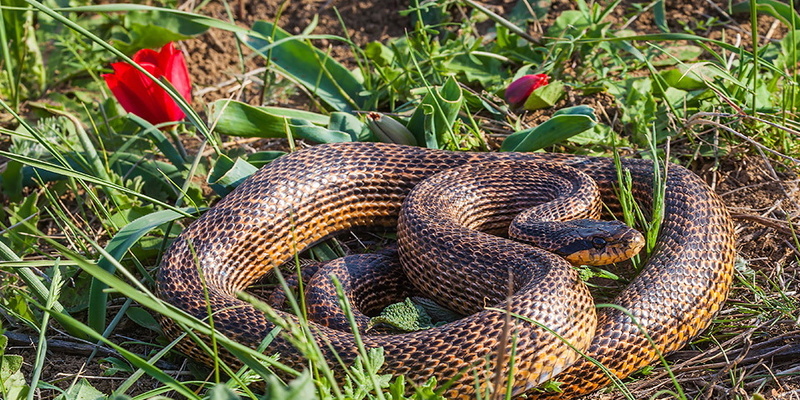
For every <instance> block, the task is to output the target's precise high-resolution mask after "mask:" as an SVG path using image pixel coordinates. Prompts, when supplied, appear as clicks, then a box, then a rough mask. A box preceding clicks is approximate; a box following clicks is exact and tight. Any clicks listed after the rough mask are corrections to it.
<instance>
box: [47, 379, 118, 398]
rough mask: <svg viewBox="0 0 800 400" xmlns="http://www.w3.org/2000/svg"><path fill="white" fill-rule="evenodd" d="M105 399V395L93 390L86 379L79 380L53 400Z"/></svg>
mask: <svg viewBox="0 0 800 400" xmlns="http://www.w3.org/2000/svg"><path fill="white" fill-rule="evenodd" d="M105 398H106V395H104V394H103V393H102V392H101V391H99V390H97V389H95V388H94V386H92V384H91V383H89V381H87V380H86V378H81V379H80V380H78V382H77V383H75V384H74V385H72V386H70V388H69V389H67V391H66V392H64V393H62V394H60V395H59V396H58V397H56V398H55V400H103V399H105Z"/></svg>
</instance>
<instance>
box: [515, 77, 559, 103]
mask: <svg viewBox="0 0 800 400" xmlns="http://www.w3.org/2000/svg"><path fill="white" fill-rule="evenodd" d="M562 97H564V83H563V82H561V81H555V82H550V83H549V84H547V85H544V86H542V87H539V88H537V89H536V90H534V91H533V93H531V95H530V96H528V99H527V100H525V105H523V108H525V109H526V110H538V109H542V108H548V107H552V106H554V105H555V104H556V103H557V102H558V101H559V100H561V98H562Z"/></svg>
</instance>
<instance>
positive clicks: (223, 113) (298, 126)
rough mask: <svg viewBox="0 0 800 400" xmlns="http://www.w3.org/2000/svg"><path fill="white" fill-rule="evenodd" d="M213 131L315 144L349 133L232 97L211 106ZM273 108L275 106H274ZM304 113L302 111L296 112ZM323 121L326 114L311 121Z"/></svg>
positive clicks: (342, 138)
mask: <svg viewBox="0 0 800 400" xmlns="http://www.w3.org/2000/svg"><path fill="white" fill-rule="evenodd" d="M211 109H212V115H213V117H212V118H213V119H212V120H213V121H215V122H216V125H215V126H216V131H217V132H219V133H222V134H226V135H231V136H240V137H263V138H285V137H287V134H289V133H290V134H291V135H292V136H294V137H296V138H300V139H308V140H311V141H314V142H317V143H335V142H349V141H350V140H351V137H350V135H349V134H347V133H345V132H340V131H333V130H330V129H327V128H324V127H321V126H318V125H315V124H314V123H313V122H312V121H310V120H307V119H303V118H294V117H287V116H285V115H286V113H283V114H284V115H277V114H274V113H272V112H270V109H268V108H263V107H255V106H251V105H249V104H246V103H242V102H238V101H233V100H217V101H216V102H214V103H213V104H212V105H211ZM273 110H274V108H273ZM297 115H305V114H297ZM323 120H324V121H325V123H328V122H329V121H330V119H328V118H327V117H325V118H324V119H323V118H319V117H315V118H314V121H320V122H322V121H323Z"/></svg>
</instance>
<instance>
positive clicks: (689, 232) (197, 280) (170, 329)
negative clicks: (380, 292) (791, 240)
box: [157, 143, 735, 398]
mask: <svg viewBox="0 0 800 400" xmlns="http://www.w3.org/2000/svg"><path fill="white" fill-rule="evenodd" d="M529 162H540V163H546V164H551V165H566V166H570V167H572V168H575V169H577V170H579V171H582V172H584V173H586V174H587V175H589V176H591V177H592V178H593V179H594V180H595V182H596V183H597V185H598V187H599V190H600V193H601V195H602V197H603V200H604V202H605V203H606V205H608V206H609V207H610V208H611V209H612V210H614V209H619V202H618V200H616V196H615V194H614V193H615V187H616V186H617V170H616V168H615V165H614V162H613V160H611V159H608V158H602V157H581V156H571V155H560V154H540V153H536V154H533V153H462V152H446V151H439V150H429V149H424V148H418V147H409V146H400V145H391V144H381V143H337V144H330V145H320V146H314V147H312V148H310V149H305V150H301V151H298V152H295V153H292V154H289V155H287V156H284V157H281V158H280V159H278V160H275V161H273V162H272V163H271V164H269V165H268V166H266V167H264V168H262V169H261V170H259V171H258V172H256V173H255V174H254V175H253V176H252V177H250V178H249V179H248V180H247V181H245V182H244V183H242V184H241V185H240V186H239V187H238V188H237V189H236V190H235V191H234V192H232V193H231V194H229V195H228V196H226V197H225V198H224V199H223V200H222V201H220V202H219V203H218V204H217V205H216V206H214V207H213V208H212V209H210V210H209V211H207V212H206V213H205V214H204V215H203V216H202V217H200V218H199V219H198V220H196V221H194V222H193V223H192V224H191V225H190V226H189V227H188V228H187V229H186V230H184V232H183V233H182V234H181V235H180V236H179V237H178V238H177V239H176V240H175V241H174V243H173V244H172V245H171V247H170V248H169V250H168V251H167V252H166V253H165V255H164V258H163V260H162V263H161V268H160V272H159V275H158V287H157V289H158V294H159V296H160V297H161V298H162V299H164V300H165V301H167V302H169V303H170V304H173V305H175V306H177V307H178V308H180V309H182V310H184V311H186V312H188V313H189V314H191V315H194V316H195V317H197V318H200V319H203V318H206V317H207V310H208V308H207V306H210V309H211V310H213V312H214V324H215V328H216V329H217V330H218V331H220V332H221V333H223V334H225V335H226V336H228V337H229V338H231V339H234V340H236V341H239V342H240V343H242V344H245V345H248V346H251V347H253V348H255V347H258V346H259V344H260V343H261V341H262V340H263V339H264V338H265V337H266V336H267V334H268V333H269V332H270V331H271V330H273V328H274V327H275V325H274V324H272V323H271V322H269V321H268V320H267V319H266V318H265V317H264V315H263V314H262V313H261V312H259V311H257V310H256V309H255V308H254V307H253V306H252V305H250V304H247V303H245V302H243V301H241V300H238V299H237V298H236V293H237V292H238V291H242V290H244V289H245V288H247V287H248V286H249V285H250V284H252V283H253V282H255V281H256V280H257V279H258V278H260V277H261V276H263V275H264V274H265V273H267V272H268V271H270V270H271V269H273V268H275V267H277V266H279V265H281V264H282V263H284V262H286V261H287V260H289V259H290V258H291V257H292V255H293V254H294V253H295V252H296V251H302V250H303V249H305V248H308V247H309V246H310V245H312V244H314V243H316V242H318V241H320V240H322V239H324V238H326V237H328V236H330V235H332V234H335V233H338V232H342V231H345V230H347V229H350V228H354V227H361V226H382V227H393V226H395V225H396V224H397V219H398V215H399V213H400V210H401V205H402V203H403V201H404V199H405V198H406V196H407V195H408V193H409V192H410V191H411V189H412V188H413V187H414V186H416V185H417V184H418V183H419V182H420V181H422V180H423V179H425V178H427V177H429V176H431V175H433V174H435V173H437V172H440V171H444V170H448V169H451V168H456V167H459V166H462V165H470V164H476V163H482V164H492V165H501V164H502V165H514V164H515V163H529ZM622 167H623V168H624V169H627V170H628V171H630V173H631V176H632V177H633V180H632V182H633V187H632V191H633V194H634V195H635V197H636V199H637V201H638V202H639V204H640V205H641V206H642V207H643V209H644V210H645V212H649V210H650V208H651V206H652V202H653V196H652V193H653V187H652V186H653V181H654V179H653V170H654V167H653V163H652V162H650V161H646V160H622ZM510 181H513V179H511V180H510ZM665 183H666V187H667V190H666V194H665V198H664V207H665V209H664V218H663V221H662V223H661V231H660V233H659V238H658V244H657V246H656V248H655V249H654V251H653V252H652V254H650V256H649V259H648V260H647V262H646V264H645V266H644V267H643V269H642V271H641V272H640V273H639V275H638V276H637V277H636V278H635V279H634V280H633V281H632V282H631V283H630V284H629V285H628V286H627V287H626V288H625V289H624V290H623V291H622V292H621V293H620V294H619V295H618V296H617V297H616V299H614V301H613V303H614V304H615V305H616V306H615V307H613V308H600V309H599V310H598V312H597V328H596V331H595V332H591V328H589V327H588V326H590V325H592V323H591V321H590V320H591V317H589V318H588V319H587V317H586V316H588V315H593V314H594V313H593V311H594V307H593V304H592V303H591V301H590V300H588V299H585V298H584V297H586V296H588V294H586V292H585V289H584V288H582V287H583V286H582V285H581V284H580V282H578V280H577V278H576V276H575V274H574V272H572V270H570V269H569V268H564V267H563V264H564V263H565V262H564V261H563V260H560V259H559V258H558V257H555V256H552V255H549V254H543V253H542V252H531V251H530V250H528V249H523V248H518V246H517V245H507V244H504V245H503V246H506V247H508V246H510V247H508V248H505V247H504V248H503V249H504V250H508V251H507V252H503V253H500V254H499V255H498V254H494V255H492V254H487V255H486V256H485V257H484V258H485V261H486V262H495V261H496V260H497V259H498V258H500V259H504V260H506V261H508V262H510V263H511V264H510V265H518V264H520V263H523V262H530V260H534V261H535V263H539V264H541V263H543V264H544V265H545V267H544V269H545V270H550V274H547V275H543V276H539V275H540V274H538V273H535V274H534V273H527V274H528V275H530V276H526V273H525V272H522V270H520V272H519V273H518V275H519V277H520V278H522V279H521V280H520V281H515V282H517V283H519V285H518V286H520V287H518V289H520V290H518V291H517V294H515V297H514V298H512V300H510V301H509V302H508V304H507V305H502V307H508V309H510V310H511V311H512V312H513V313H514V314H518V315H521V316H525V317H528V318H530V319H532V320H535V321H538V322H539V323H542V324H543V325H545V326H548V327H550V326H552V327H555V329H553V330H555V331H556V332H557V333H558V334H560V335H562V336H563V337H564V338H565V339H566V340H568V341H570V342H571V343H576V344H577V347H578V348H579V349H580V348H583V347H585V350H584V354H585V355H586V356H588V357H591V358H592V359H593V360H596V361H597V362H599V363H602V365H604V366H605V367H606V368H607V369H608V370H609V371H611V373H613V374H614V375H615V376H616V377H620V378H621V377H626V376H628V375H629V374H631V373H632V372H634V371H636V370H637V369H639V368H641V367H643V366H645V365H647V364H649V363H651V362H653V361H654V360H656V359H657V358H658V356H659V354H664V353H668V352H670V351H674V350H677V349H679V348H680V347H682V346H684V345H685V344H686V343H687V342H688V341H689V340H690V339H691V338H693V337H694V336H696V335H697V334H698V333H699V332H700V331H702V330H703V329H705V327H707V326H708V324H709V323H710V321H711V319H712V317H713V315H714V314H715V313H716V312H718V311H719V309H720V307H721V306H722V304H723V302H724V301H725V299H726V297H727V293H728V290H729V288H730V285H731V281H732V269H733V260H734V256H735V249H734V233H733V225H732V223H731V220H730V217H729V215H728V213H727V210H726V208H725V206H724V205H723V204H722V202H721V201H720V199H719V198H718V197H717V196H716V195H715V194H714V193H713V192H712V191H711V190H710V189H709V188H708V186H707V185H706V184H705V183H704V182H703V181H702V180H701V179H700V178H699V177H697V176H696V175H694V174H693V173H691V172H690V171H688V170H686V169H684V168H682V167H680V166H676V165H671V164H670V165H669V169H668V174H667V177H666V182H665ZM477 189H480V190H490V189H491V188H481V187H478V188H477ZM495 189H496V188H495ZM493 206H495V204H494V203H487V204H486V207H493ZM429 229H434V231H433V232H432V233H434V236H431V237H437V238H438V237H440V236H436V235H435V234H436V233H437V232H439V231H436V230H435V229H437V228H433V227H432V228H429ZM444 236H447V235H444ZM431 240H439V239H431ZM478 240H479V242H478V243H477V244H475V245H471V246H473V247H478V248H486V249H487V250H490V249H491V248H493V247H496V246H497V245H496V244H489V243H488V242H486V240H487V239H485V238H483V237H480V238H478ZM423 245H424V242H418V243H416V244H414V245H413V246H418V247H417V248H418V249H419V250H417V252H416V253H409V254H405V255H401V257H402V258H405V259H407V260H404V261H406V262H407V261H412V260H413V259H418V258H424V257H428V256H429V255H430V254H429V253H425V252H424V251H422V250H421V249H423V248H424V247H422V246H423ZM401 246H402V243H401ZM413 246H411V247H412V248H413ZM461 247H462V246H454V247H453V248H454V252H453V254H450V255H449V256H451V257H459V256H461V257H463V254H462V253H460V252H459V249H461ZM512 247H513V248H512ZM520 252H521V253H520ZM520 254H522V256H520ZM526 257H527V258H526ZM525 260H527V261H525ZM461 262H463V264H464V265H465V266H470V263H471V260H467V259H461ZM506 265H509V264H506ZM468 270H469V271H474V272H475V273H478V274H480V273H481V272H480V271H481V270H480V268H477V267H474V266H472V267H470V268H468ZM200 272H202V277H201V275H200ZM515 273H516V272H515ZM534 275H535V276H534ZM201 278H202V279H201ZM461 278H462V279H466V281H465V282H469V283H467V284H466V285H467V286H470V285H472V283H474V282H477V281H480V280H483V278H482V276H481V275H478V276H477V277H475V276H463V277H461ZM500 278H505V277H500ZM437 279H438V280H439V281H443V282H444V283H445V285H444V286H447V285H450V286H451V287H461V292H466V291H467V290H466V289H465V288H464V287H463V286H454V285H453V282H452V280H451V279H455V278H452V277H448V276H439V277H438V278H437ZM437 279H434V280H437ZM534 281H545V287H549V288H550V289H547V290H543V289H535V288H528V286H529V285H528V283H532V282H534ZM547 282H549V284H548V283H547ZM556 282H558V283H557V284H556ZM203 284H205V287H204V286H203ZM554 285H555V286H554ZM471 289H472V288H471V287H470V290H471ZM451 292H452V291H451ZM545 292H547V293H545ZM206 293H207V295H208V301H209V302H210V304H207V303H206ZM543 294H550V295H555V296H556V297H555V298H554V299H553V298H551V299H550V300H548V299H546V298H543V296H542V295H543ZM443 295H445V296H450V295H452V293H450V294H448V293H444V294H443ZM488 297H490V298H495V299H496V300H497V301H500V300H501V299H503V297H500V298H499V299H498V294H497V293H495V294H492V295H489V296H488ZM534 298H535V299H536V302H534V301H533V299H534ZM539 301H543V302H545V303H538V302H539ZM587 301H588V303H587ZM537 304H549V305H547V306H542V305H537ZM587 304H589V305H588V306H587ZM623 310H624V311H623ZM466 311H470V312H472V311H476V310H475V306H474V305H471V306H467V309H466ZM280 315H281V316H282V317H284V318H287V319H290V320H292V319H295V320H296V317H294V316H293V315H290V314H285V313H280ZM565 316H568V317H569V318H568V319H572V320H575V321H578V322H577V324H578V325H577V326H578V328H577V329H576V328H574V327H573V328H569V327H566V325H568V324H567V323H566V322H569V321H565ZM504 318H505V313H503V312H500V311H495V310H492V309H483V310H478V312H477V313H474V314H472V315H471V316H469V317H467V318H465V319H462V320H459V321H456V322H453V323H450V324H447V325H445V326H442V327H439V328H434V329H430V330H426V331H419V332H413V333H408V334H401V335H382V336H366V337H364V338H363V340H364V344H365V346H366V347H367V348H377V347H382V348H383V349H384V356H385V363H384V366H383V372H384V373H395V374H404V375H406V377H407V378H408V379H409V380H411V381H412V382H415V383H423V382H425V381H427V380H428V379H429V378H430V377H431V376H435V377H437V378H438V381H439V382H444V381H447V380H448V379H451V378H453V379H454V384H453V386H451V387H450V388H449V389H448V391H447V392H446V393H445V396H446V397H447V398H474V397H475V390H476V385H475V382H476V378H478V382H479V383H480V385H479V387H478V390H485V389H486V388H487V385H490V383H491V382H492V381H493V377H492V374H494V373H495V368H494V365H493V361H495V359H496V357H497V354H499V352H498V350H500V349H499V345H500V343H501V342H502V341H501V340H500V338H501V334H502V332H503V331H504V327H505V322H504ZM587 321H588V322H587ZM161 323H162V326H163V327H164V331H165V333H166V334H167V335H168V336H170V337H173V338H175V337H178V336H180V334H181V333H182V332H181V331H180V328H178V327H177V326H176V325H175V324H174V322H172V321H171V320H169V319H166V318H163V319H162V320H161ZM513 323H514V328H515V333H516V335H517V338H518V339H517V341H516V348H515V351H516V354H517V356H516V357H517V360H518V361H517V362H518V364H517V366H518V367H517V368H514V370H513V371H510V370H509V368H508V366H504V367H503V368H500V369H499V371H500V373H502V374H503V375H504V376H505V375H507V374H511V375H513V379H514V385H513V387H512V391H513V394H519V393H522V392H525V391H528V390H529V389H531V388H532V387H535V386H536V385H538V384H539V383H540V382H541V381H543V380H545V379H547V378H554V379H555V380H557V381H559V382H561V383H562V385H561V386H560V388H561V389H563V393H562V394H561V396H562V397H565V398H567V397H576V396H579V395H582V394H586V393H589V392H592V391H594V390H596V389H598V388H600V387H603V386H605V385H607V384H608V383H609V382H610V378H609V377H608V376H606V374H605V373H604V372H603V371H602V370H601V369H599V368H597V367H596V366H595V365H594V364H593V363H592V362H591V361H590V360H588V359H587V358H585V357H578V356H577V354H576V353H575V351H574V350H572V349H570V348H569V347H567V346H565V345H563V344H562V343H561V342H560V341H559V340H556V341H553V340H551V339H552V335H550V334H548V333H547V332H545V331H546V330H542V329H541V328H539V327H538V326H537V325H535V324H532V323H527V322H525V321H524V320H521V319H515V320H514V322H513ZM584 324H588V325H584ZM312 326H313V327H314V331H315V332H316V333H317V334H318V336H319V337H320V339H319V342H320V344H321V346H320V347H321V348H322V349H323V351H328V352H335V354H336V356H338V357H340V358H341V359H342V360H344V361H345V363H349V362H352V361H353V360H354V359H355V357H356V356H357V350H356V345H355V343H354V339H353V336H352V335H351V334H348V333H346V332H341V331H337V330H332V329H329V328H326V327H324V326H318V325H313V324H312ZM562 327H563V329H562ZM643 331H644V332H646V333H647V335H644V334H643ZM548 337H549V338H550V339H548ZM328 343H330V348H329V347H328ZM507 346H511V345H510V344H507ZM178 347H179V349H180V350H181V351H183V352H185V353H186V354H188V355H190V356H191V357H193V358H195V359H198V360H201V361H206V362H208V360H209V356H208V355H207V354H204V353H203V352H202V351H200V350H199V349H198V347H197V346H196V345H195V344H194V343H192V342H191V341H189V340H187V339H185V340H182V341H181V342H180V343H179V345H178ZM330 349H332V350H330ZM506 350H507V351H508V350H510V347H508V348H507V349H506ZM268 351H269V352H270V353H279V354H281V361H282V362H283V363H285V364H288V365H291V366H295V367H297V368H302V367H303V366H304V365H305V361H304V360H303V357H302V356H301V355H300V354H299V353H298V352H297V350H295V349H294V348H293V347H292V345H291V344H290V343H289V341H288V340H286V339H284V338H282V337H278V338H277V339H275V340H274V341H273V342H272V343H271V344H270V347H269V349H268ZM506 354H508V353H506ZM221 355H222V356H223V357H228V359H227V360H226V361H229V362H233V363H236V362H237V361H236V360H235V359H232V358H230V356H229V355H226V354H225V353H221ZM326 356H327V357H328V360H335V358H334V355H333V353H329V354H326ZM561 364H563V365H561ZM562 368H565V369H564V370H563V371H560V370H561V369H562ZM554 375H555V376H554ZM497 389H498V390H501V391H502V390H505V389H504V387H503V388H497Z"/></svg>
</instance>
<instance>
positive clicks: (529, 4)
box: [507, 0, 553, 27]
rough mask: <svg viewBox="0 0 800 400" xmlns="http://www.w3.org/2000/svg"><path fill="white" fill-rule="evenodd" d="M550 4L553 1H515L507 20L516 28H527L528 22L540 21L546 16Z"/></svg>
mask: <svg viewBox="0 0 800 400" xmlns="http://www.w3.org/2000/svg"><path fill="white" fill-rule="evenodd" d="M552 3H553V0H517V4H514V8H512V9H511V12H510V13H509V14H508V16H507V18H508V20H509V21H511V22H512V23H514V24H515V25H517V26H523V27H527V26H528V25H527V22H528V21H530V20H534V19H535V20H540V19H542V18H544V17H545V16H547V13H548V12H549V11H550V5H551V4H552ZM531 12H533V15H531Z"/></svg>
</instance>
